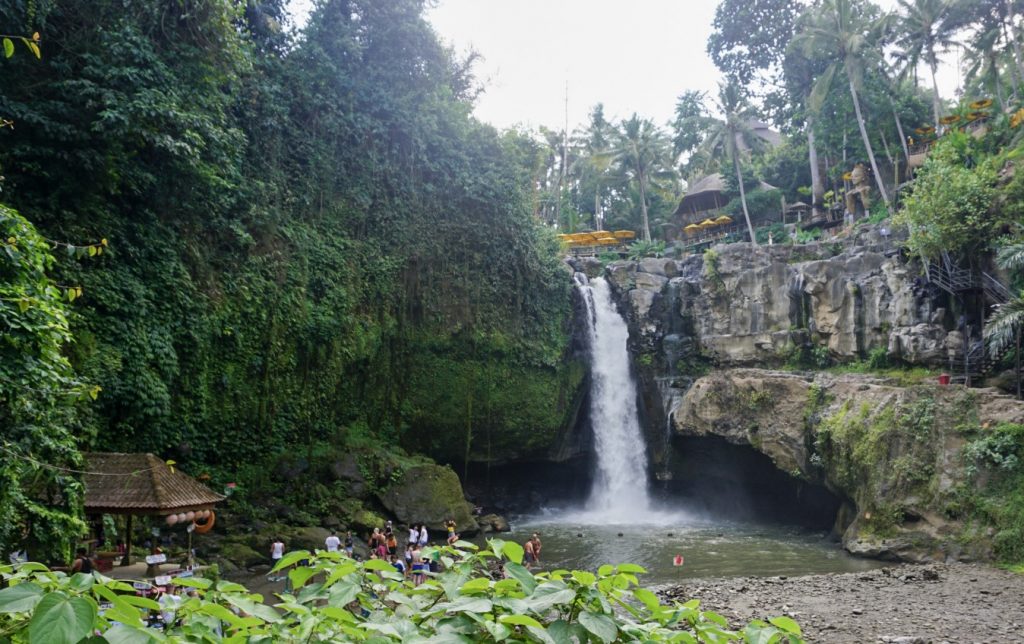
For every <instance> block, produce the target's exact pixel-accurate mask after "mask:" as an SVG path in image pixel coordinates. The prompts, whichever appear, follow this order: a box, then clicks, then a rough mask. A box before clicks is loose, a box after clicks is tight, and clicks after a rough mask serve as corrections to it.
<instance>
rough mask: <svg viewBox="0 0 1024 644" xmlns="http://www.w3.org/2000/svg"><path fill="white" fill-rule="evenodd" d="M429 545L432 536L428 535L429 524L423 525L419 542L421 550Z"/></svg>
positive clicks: (421, 525)
mask: <svg viewBox="0 0 1024 644" xmlns="http://www.w3.org/2000/svg"><path fill="white" fill-rule="evenodd" d="M428 543H430V535H429V534H428V533H427V524H425V523H421V524H420V540H419V542H418V545H419V547H420V548H425V547H426V545H427V544H428Z"/></svg>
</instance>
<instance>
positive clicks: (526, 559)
mask: <svg viewBox="0 0 1024 644" xmlns="http://www.w3.org/2000/svg"><path fill="white" fill-rule="evenodd" d="M535 561H537V557H536V555H534V553H533V539H532V538H531V539H527V540H526V542H525V543H524V544H523V565H524V566H526V569H527V570H529V569H530V568H532V567H533V563H534V562H535Z"/></svg>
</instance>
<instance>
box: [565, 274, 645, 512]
mask: <svg viewBox="0 0 1024 644" xmlns="http://www.w3.org/2000/svg"><path fill="white" fill-rule="evenodd" d="M576 283H577V285H578V286H579V289H580V292H581V293H582V295H583V299H584V301H585V302H586V305H587V330H588V331H589V334H590V354H591V356H590V365H591V385H590V420H591V424H592V426H593V429H594V442H595V448H596V452H597V475H596V477H595V479H594V488H593V490H592V491H591V495H590V501H589V502H588V503H587V512H586V514H588V515H591V516H592V518H593V519H595V520H598V521H600V522H603V523H630V522H636V521H646V520H648V519H650V518H651V503H650V498H649V497H648V494H647V448H646V445H645V444H644V437H643V433H642V432H641V431H640V422H639V419H638V417H637V408H636V399H637V394H636V383H634V382H633V376H632V374H631V372H630V368H629V351H628V350H627V347H626V342H627V340H628V339H629V329H628V328H627V327H626V321H625V320H624V319H623V318H622V316H621V315H620V314H619V311H618V310H617V309H616V308H615V302H614V301H613V300H612V294H611V289H610V287H609V286H608V283H607V282H606V281H605V280H604V279H602V278H596V279H594V281H593V283H590V284H588V282H587V278H586V276H585V275H583V274H582V273H577V274H576Z"/></svg>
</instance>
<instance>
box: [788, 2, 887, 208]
mask: <svg viewBox="0 0 1024 644" xmlns="http://www.w3.org/2000/svg"><path fill="white" fill-rule="evenodd" d="M877 38H878V33H877V31H876V28H875V25H874V24H873V23H872V21H871V20H870V17H869V16H868V15H866V14H865V12H864V11H863V10H862V7H861V6H859V5H858V4H855V3H854V1H853V0H823V2H822V3H821V4H820V5H818V6H817V7H816V8H815V9H814V14H813V16H812V17H811V20H809V21H808V23H807V25H806V27H805V28H804V30H803V31H802V32H801V33H799V34H798V35H797V36H796V41H797V42H799V43H800V46H801V47H802V48H803V49H804V52H805V54H806V55H808V56H811V55H819V54H824V55H825V56H826V57H828V58H830V59H831V60H832V61H833V62H832V63H831V64H830V65H829V66H828V67H827V68H826V69H825V71H824V72H822V74H821V75H820V76H819V77H818V79H817V80H816V81H815V84H814V91H813V92H812V93H811V100H810V102H811V109H812V110H813V109H817V108H820V106H821V105H822V103H823V102H824V99H825V96H826V95H827V94H828V92H829V90H830V89H831V88H832V86H833V84H834V82H835V80H836V77H837V76H839V75H840V74H845V76H846V80H847V85H848V87H849V91H850V98H851V99H852V101H853V108H854V112H855V114H856V117H857V128H858V129H859V130H860V136H861V140H862V142H863V143H864V149H865V151H866V152H867V155H868V160H869V161H870V162H871V171H872V173H873V175H874V177H875V185H876V186H877V187H878V192H879V193H881V195H882V201H883V202H885V207H886V209H887V210H888V211H889V213H890V214H891V213H892V203H891V202H890V200H889V193H888V191H887V190H886V189H885V183H884V181H883V179H882V173H881V172H879V171H878V162H877V161H876V159H875V151H874V148H873V147H872V145H871V138H870V137H869V136H868V131H867V125H866V123H865V121H864V114H863V110H862V108H861V104H860V95H859V91H860V90H861V89H862V88H863V87H864V76H865V74H866V73H867V70H869V69H874V65H873V64H870V63H869V62H868V59H869V58H870V57H872V56H878V55H879V53H880V52H879V51H878V50H877V49H876V48H875V45H876V43H877Z"/></svg>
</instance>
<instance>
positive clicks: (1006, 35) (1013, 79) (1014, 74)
mask: <svg viewBox="0 0 1024 644" xmlns="http://www.w3.org/2000/svg"><path fill="white" fill-rule="evenodd" d="M1010 15H1011V16H1012V15H1013V14H1012V13H1011V14H1010ZM999 24H1000V25H1001V26H1002V28H1003V40H1006V41H1008V42H1009V41H1011V40H1013V39H1012V38H1011V37H1010V30H1009V29H1008V28H1007V26H1006V21H1005V20H1000V21H999ZM1014 58H1016V60H1015V61H1014V62H1016V63H1017V65H1010V86H1011V87H1013V97H1014V98H1018V96H1019V94H1018V83H1017V78H1018V74H1019V73H1020V69H1019V68H1018V65H1019V64H1020V48H1019V47H1017V48H1016V51H1015V52H1014Z"/></svg>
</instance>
